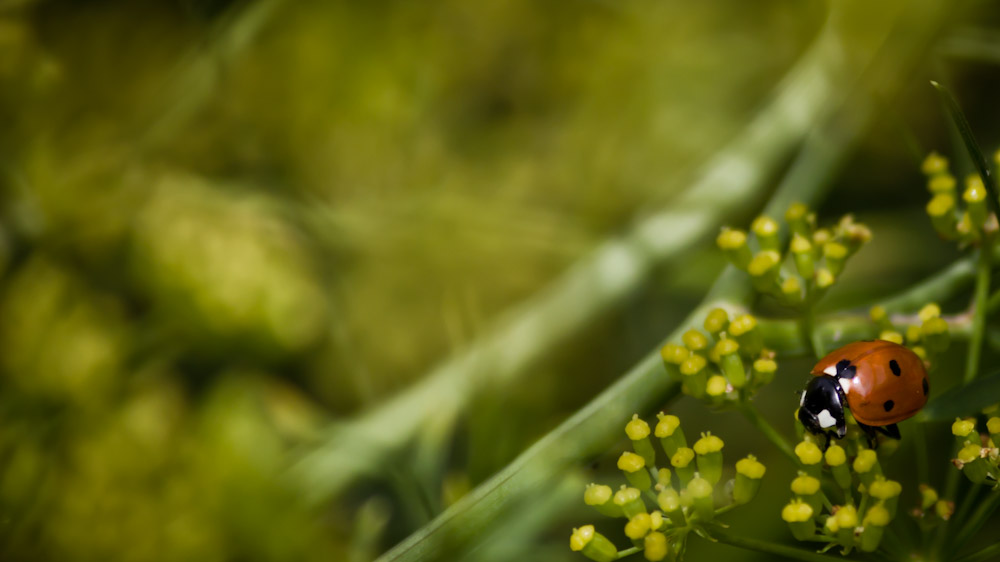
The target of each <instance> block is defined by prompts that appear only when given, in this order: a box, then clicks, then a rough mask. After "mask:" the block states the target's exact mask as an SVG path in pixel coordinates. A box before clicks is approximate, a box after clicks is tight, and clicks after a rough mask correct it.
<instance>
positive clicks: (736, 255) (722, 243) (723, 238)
mask: <svg viewBox="0 0 1000 562" xmlns="http://www.w3.org/2000/svg"><path fill="white" fill-rule="evenodd" d="M715 243H716V244H718V246H719V248H720V249H721V250H722V251H723V252H725V254H726V257H727V258H728V259H729V261H730V262H732V264H733V265H735V266H736V267H738V268H740V269H744V270H745V269H746V268H747V266H748V265H749V264H750V260H751V259H753V254H752V253H751V252H750V246H748V245H747V235H746V233H745V232H743V231H742V230H734V229H729V228H723V229H722V232H720V233H719V237H718V238H716V239H715Z"/></svg>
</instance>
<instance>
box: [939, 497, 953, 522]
mask: <svg viewBox="0 0 1000 562" xmlns="http://www.w3.org/2000/svg"><path fill="white" fill-rule="evenodd" d="M934 513H937V516H938V517H940V518H941V519H944V520H945V521H947V520H949V519H951V516H952V515H953V514H954V513H955V502H950V501H947V500H938V501H937V503H935V504H934Z"/></svg>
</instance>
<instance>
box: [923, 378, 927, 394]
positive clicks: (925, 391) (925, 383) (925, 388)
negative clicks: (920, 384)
mask: <svg viewBox="0 0 1000 562" xmlns="http://www.w3.org/2000/svg"><path fill="white" fill-rule="evenodd" d="M924 396H927V377H924Z"/></svg>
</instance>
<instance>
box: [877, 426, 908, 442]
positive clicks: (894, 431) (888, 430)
mask: <svg viewBox="0 0 1000 562" xmlns="http://www.w3.org/2000/svg"><path fill="white" fill-rule="evenodd" d="M875 429H876V430H878V432H879V433H881V434H882V435H885V436H886V437H891V438H893V439H901V438H902V436H901V435H900V434H899V427H898V426H897V425H896V424H891V425H884V426H876V427H875Z"/></svg>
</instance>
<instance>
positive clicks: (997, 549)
mask: <svg viewBox="0 0 1000 562" xmlns="http://www.w3.org/2000/svg"><path fill="white" fill-rule="evenodd" d="M997 558H1000V542H995V543H993V544H991V545H989V546H987V547H986V548H984V549H982V550H979V551H977V552H973V553H972V554H967V555H965V556H963V557H961V558H958V559H956V560H955V562H982V561H984V560H996V559H997Z"/></svg>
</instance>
